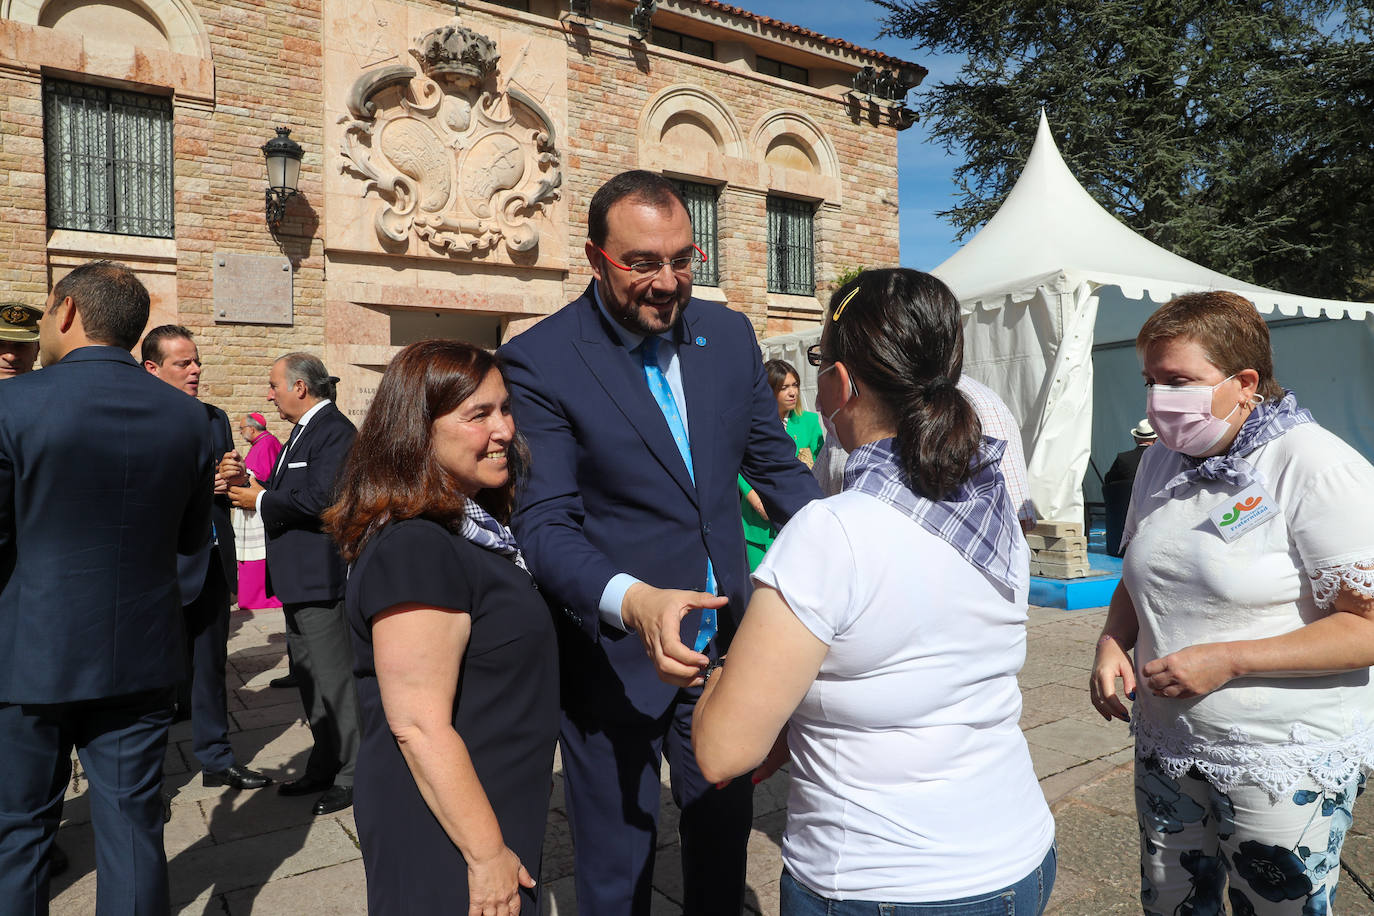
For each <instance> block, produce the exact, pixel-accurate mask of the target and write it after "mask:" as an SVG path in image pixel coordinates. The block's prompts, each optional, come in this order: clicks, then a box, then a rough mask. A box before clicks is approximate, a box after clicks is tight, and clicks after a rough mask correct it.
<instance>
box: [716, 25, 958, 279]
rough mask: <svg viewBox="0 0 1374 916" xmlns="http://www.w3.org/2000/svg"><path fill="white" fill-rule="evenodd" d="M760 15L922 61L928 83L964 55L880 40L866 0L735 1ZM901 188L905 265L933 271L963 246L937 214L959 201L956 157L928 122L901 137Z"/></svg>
mask: <svg viewBox="0 0 1374 916" xmlns="http://www.w3.org/2000/svg"><path fill="white" fill-rule="evenodd" d="M730 2H732V3H734V4H735V5H736V6H740V7H743V8H744V9H747V10H749V11H751V12H754V13H758V14H759V15H761V16H769V17H771V18H773V19H781V20H782V21H784V22H791V23H793V24H795V25H800V26H804V27H805V28H808V29H812V30H813V31H816V32H820V33H821V34H823V35H829V36H832V37H834V38H843V39H844V40H845V41H852V42H854V43H855V44H857V45H861V46H862V47H865V48H872V49H874V50H876V51H882V52H883V53H885V54H891V55H892V56H893V57H900V58H901V59H903V60H909V61H911V62H912V63H917V64H920V65H921V66H923V67H925V68H926V69H928V70H929V71H930V75H929V76H927V77H926V79H925V85H933V84H935V83H938V82H941V81H943V80H948V79H951V78H953V76H954V75H955V74H956V73H957V72H958V69H959V65H960V59H959V58H956V57H951V56H948V55H939V56H937V55H932V54H928V53H926V52H925V51H923V50H917V49H916V48H914V47H912V45H911V43H910V42H908V41H902V40H898V39H894V38H883V39H879V38H877V37H876V36H877V34H878V30H879V28H880V25H879V22H878V19H879V14H880V13H881V12H882V10H881V9H880V8H878V7H876V6H874V5H872V4H871V3H868V2H867V0H849V2H839V3H837V2H835V0H730ZM897 138H898V139H897V156H898V167H899V170H900V175H899V179H898V182H899V189H898V190H899V192H900V194H901V220H902V265H903V266H905V267H915V268H917V269H919V270H930V269H931V268H932V267H935V266H936V265H937V264H939V263H940V262H941V261H943V260H944V259H945V258H947V257H949V256H950V255H951V254H953V253H954V252H955V251H956V250H957V249H958V248H959V244H958V243H957V242H955V241H954V228H953V227H952V226H951V225H950V224H949V223H947V222H945V221H944V220H942V219H939V218H938V217H936V216H935V213H936V212H937V211H939V210H947V209H949V208H950V207H951V206H952V205H953V202H954V197H953V194H954V179H953V172H954V166H955V164H956V162H955V160H954V159H953V158H951V157H949V156H947V155H946V154H945V152H944V151H943V150H942V149H940V147H939V146H938V145H936V144H934V143H932V142H931V141H930V138H929V136H928V135H927V133H926V129H925V125H924V123H923V122H919V121H918V122H917V123H916V125H915V126H913V127H911V128H909V129H907V130H904V131H902V132H901V133H900V134H898V135H897Z"/></svg>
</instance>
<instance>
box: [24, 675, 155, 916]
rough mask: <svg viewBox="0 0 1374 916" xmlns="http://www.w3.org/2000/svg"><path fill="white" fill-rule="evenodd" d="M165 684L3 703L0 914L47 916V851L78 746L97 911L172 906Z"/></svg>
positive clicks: (100, 915) (108, 913) (145, 914)
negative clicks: (106, 694)
mask: <svg viewBox="0 0 1374 916" xmlns="http://www.w3.org/2000/svg"><path fill="white" fill-rule="evenodd" d="M172 699H173V691H172V689H171V688H164V689H158V690H148V691H143V692H140V693H135V694H127V695H125V696H118V697H110V698H107V699H101V700H85V701H82V702H78V703H55V704H42V705H38V704H13V703H0V774H2V775H0V914H3V916H31V914H46V913H47V912H48V847H49V846H50V845H51V843H52V839H53V835H54V834H55V833H57V827H58V824H60V823H61V821H62V796H63V793H64V792H65V790H66V787H67V781H68V780H69V779H70V778H71V771H72V768H71V753H72V748H73V747H75V748H76V750H77V753H78V755H79V756H80V758H81V765H82V766H83V767H84V768H85V771H86V777H87V779H88V780H89V782H90V790H89V791H90V802H91V824H92V826H93V828H94V830H95V865H96V879H97V880H96V908H95V912H96V914H97V916H126V914H128V916H163V914H166V913H168V912H169V910H170V907H169V904H168V896H167V858H166V855H165V854H164V852H163V848H162V763H163V758H164V757H165V756H166V752H167V729H168V727H169V726H170V725H171V724H172Z"/></svg>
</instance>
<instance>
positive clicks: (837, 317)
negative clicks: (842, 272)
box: [830, 286, 859, 321]
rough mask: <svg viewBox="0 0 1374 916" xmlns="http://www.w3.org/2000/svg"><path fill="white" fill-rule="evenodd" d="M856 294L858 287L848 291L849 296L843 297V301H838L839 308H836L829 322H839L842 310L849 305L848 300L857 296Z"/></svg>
mask: <svg viewBox="0 0 1374 916" xmlns="http://www.w3.org/2000/svg"><path fill="white" fill-rule="evenodd" d="M858 294H859V287H857V286H856V287H854V288H853V289H851V290H850V291H849V295H848V296H845V297H844V299H842V300H841V301H840V307H839V308H837V309H835V314H833V315H831V316H830V320H831V321H839V320H840V316H841V315H843V314H844V310H845V308H846V307H847V306H848V305H849V302H850V300H851V299H853V298H854V297H855V296H857V295H858Z"/></svg>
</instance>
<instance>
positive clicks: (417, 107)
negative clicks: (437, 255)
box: [339, 21, 563, 256]
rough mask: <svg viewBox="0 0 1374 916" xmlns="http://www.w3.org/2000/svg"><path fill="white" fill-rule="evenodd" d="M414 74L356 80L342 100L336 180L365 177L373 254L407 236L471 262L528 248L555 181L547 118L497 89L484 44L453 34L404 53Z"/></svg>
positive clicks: (394, 72)
mask: <svg viewBox="0 0 1374 916" xmlns="http://www.w3.org/2000/svg"><path fill="white" fill-rule="evenodd" d="M410 54H411V56H412V57H413V58H415V61H416V63H417V65H418V67H419V71H417V70H416V69H415V67H411V66H408V65H406V64H393V65H390V66H385V67H379V68H377V69H374V70H369V71H367V72H364V73H363V74H362V75H360V76H359V77H358V78H357V80H356V81H355V82H354V83H353V86H352V88H351V89H350V91H349V97H348V111H349V113H348V114H347V115H345V116H344V117H342V118H341V119H340V122H339V123H340V124H343V125H344V126H345V130H344V136H343V140H342V153H343V156H344V160H345V161H344V163H343V165H342V166H341V170H342V171H343V172H345V173H352V174H355V175H357V176H358V177H360V178H363V179H366V184H365V186H364V188H363V193H364V194H368V193H373V192H375V193H376V195H377V196H378V197H379V198H380V200H381V201H382V206H380V207H379V208H378V210H377V213H376V218H375V224H376V229H377V235H378V237H379V239H380V240H381V242H382V244H383V245H386V244H387V243H388V241H390V242H392V243H409V241H410V239H411V238H412V237H418V238H420V239H422V240H424V241H425V242H426V243H428V244H429V245H430V246H432V247H433V248H434V249H436V250H437V251H441V252H444V253H446V254H449V255H453V256H459V255H471V254H477V253H481V252H485V251H488V250H490V249H493V248H495V247H496V246H497V245H498V244H504V245H505V246H506V248H507V249H508V250H509V251H510V252H512V253H517V252H529V251H533V250H534V249H535V248H536V247H537V246H538V245H539V231H540V225H541V222H542V220H541V217H544V216H547V213H548V207H549V206H550V204H551V203H552V202H553V201H555V200H557V199H558V196H559V190H558V189H559V187H560V186H561V185H562V183H563V172H562V168H561V165H562V163H561V156H560V154H559V151H558V147H557V134H556V131H555V129H554V125H553V122H552V120H551V119H550V117H549V115H548V113H547V112H546V111H545V110H544V109H543V108H542V107H541V106H540V105H539V104H538V103H537V102H536V101H534V99H532V98H530V97H529V96H528V95H527V94H526V93H524V92H523V91H521V89H520V88H519V87H517V86H514V85H507V86H506V87H505V89H504V90H502V91H498V90H496V89H495V88H492V87H491V84H493V83H494V82H496V80H495V76H496V69H497V62H498V60H499V58H500V55H499V54H498V53H497V51H496V45H495V43H494V42H493V41H492V40H491V39H489V38H488V37H486V36H485V35H482V34H480V33H478V32H474V31H472V30H471V29H468V28H465V27H463V26H460V25H457V24H456V21H455V23H454V24H450V25H445V26H441V27H440V28H437V29H433V30H432V31H430V32H427V33H426V34H425V35H423V36H422V37H420V38H419V39H418V40H417V41H416V44H415V47H413V48H412V49H411V51H410Z"/></svg>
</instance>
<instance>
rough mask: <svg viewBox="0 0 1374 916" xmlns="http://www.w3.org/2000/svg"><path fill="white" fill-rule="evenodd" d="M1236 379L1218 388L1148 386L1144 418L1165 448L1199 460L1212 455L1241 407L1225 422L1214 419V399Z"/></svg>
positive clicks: (1227, 417) (1225, 379) (1237, 407)
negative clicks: (1199, 457) (1212, 451)
mask: <svg viewBox="0 0 1374 916" xmlns="http://www.w3.org/2000/svg"><path fill="white" fill-rule="evenodd" d="M1233 378H1235V376H1234V375H1228V376H1227V377H1226V378H1224V379H1222V380H1221V381H1219V382H1217V383H1216V384H1215V385H1184V386H1180V387H1177V388H1171V387H1169V386H1168V385H1146V386H1145V416H1147V417H1149V418H1150V425H1151V426H1153V427H1154V428H1155V432H1156V433H1157V434H1158V435H1159V441H1160V442H1163V443H1164V446H1165V447H1166V448H1170V449H1173V450H1174V451H1176V452H1181V453H1182V454H1184V455H1192V456H1197V455H1201V454H1202V453H1204V452H1207V451H1210V450H1211V449H1212V448H1213V447H1215V446H1216V444H1217V443H1218V442H1220V441H1221V439H1222V437H1223V436H1225V435H1226V433H1227V432H1228V431H1230V429H1231V417H1233V416H1234V415H1235V413H1236V411H1237V410H1239V409H1240V405H1239V404H1237V405H1236V406H1235V407H1234V408H1232V410H1231V412H1230V413H1228V414H1227V415H1226V416H1225V418H1223V419H1218V418H1217V417H1214V416H1212V395H1213V393H1214V392H1215V391H1216V390H1217V389H1218V388H1220V387H1221V386H1222V385H1225V384H1226V383H1227V382H1229V381H1230V380H1231V379H1233Z"/></svg>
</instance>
